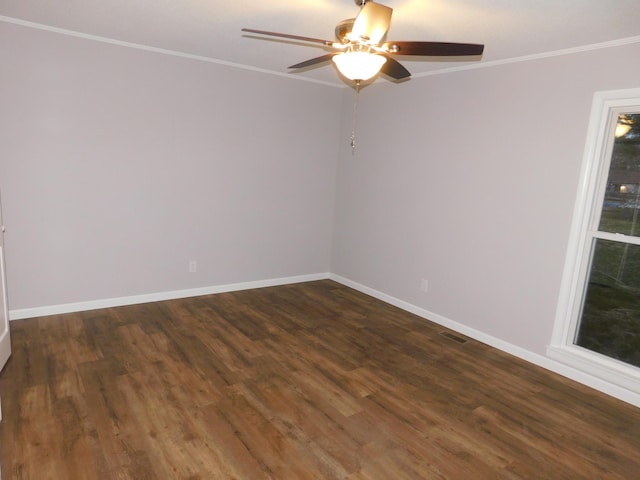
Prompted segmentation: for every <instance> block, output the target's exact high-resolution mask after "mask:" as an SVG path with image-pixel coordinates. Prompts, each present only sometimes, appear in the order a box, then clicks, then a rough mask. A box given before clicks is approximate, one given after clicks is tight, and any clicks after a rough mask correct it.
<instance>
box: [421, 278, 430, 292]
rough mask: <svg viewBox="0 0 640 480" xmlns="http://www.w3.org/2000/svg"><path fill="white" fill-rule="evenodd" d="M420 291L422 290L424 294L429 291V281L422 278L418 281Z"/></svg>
mask: <svg viewBox="0 0 640 480" xmlns="http://www.w3.org/2000/svg"><path fill="white" fill-rule="evenodd" d="M420 290H422V291H423V292H426V291H428V290H429V280H427V279H426V278H423V279H422V280H421V281H420Z"/></svg>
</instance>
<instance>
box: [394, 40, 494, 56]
mask: <svg viewBox="0 0 640 480" xmlns="http://www.w3.org/2000/svg"><path fill="white" fill-rule="evenodd" d="M382 48H383V49H385V50H386V51H387V52H388V53H392V54H395V55H424V56H426V57H430V56H433V57H447V56H466V55H482V52H483V51H484V45H480V44H477V43H449V42H386V43H384V45H382Z"/></svg>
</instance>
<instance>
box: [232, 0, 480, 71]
mask: <svg viewBox="0 0 640 480" xmlns="http://www.w3.org/2000/svg"><path fill="white" fill-rule="evenodd" d="M355 3H356V5H359V6H360V7H361V8H360V12H359V13H358V16H357V17H355V18H349V19H347V20H343V21H341V22H340V23H338V25H337V26H336V28H335V35H336V38H337V40H338V41H331V40H322V39H319V38H311V37H303V36H299V35H290V34H287V33H278V32H268V31H265V30H255V29H252V28H243V29H242V31H243V32H248V33H256V34H259V35H269V36H273V37H281V38H287V39H292V40H301V41H304V42H310V43H315V44H319V45H322V46H324V47H329V48H332V49H334V50H335V51H334V52H331V53H328V54H325V55H322V56H320V57H315V58H312V59H310V60H306V61H304V62H300V63H297V64H295V65H291V66H290V67H289V68H294V69H300V68H306V67H311V66H313V65H318V64H321V63H324V62H327V61H329V60H333V61H334V62H335V64H336V66H337V68H338V70H339V71H340V73H342V74H343V75H344V76H345V77H346V78H348V79H349V80H354V81H356V83H357V84H359V83H360V81H363V80H369V79H370V78H373V77H374V76H375V75H376V74H377V73H378V72H382V73H383V74H385V75H387V76H389V77H391V78H393V79H396V80H402V79H406V78H408V77H410V76H411V73H409V71H408V70H407V69H406V68H405V67H404V66H402V64H401V63H400V62H398V61H397V60H396V59H395V58H393V56H394V55H413V56H427V57H431V56H437V57H443V56H444V57H449V56H475V55H482V52H483V51H484V45H480V44H475V43H449V42H413V41H401V42H396V41H394V42H392V41H384V40H385V37H386V34H387V31H388V30H389V26H390V25H391V14H392V12H393V9H392V8H390V7H387V6H385V5H382V4H380V3H374V2H372V1H371V0H369V1H367V0H355Z"/></svg>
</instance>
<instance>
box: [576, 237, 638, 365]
mask: <svg viewBox="0 0 640 480" xmlns="http://www.w3.org/2000/svg"><path fill="white" fill-rule="evenodd" d="M595 242H596V243H595V250H594V255H593V261H592V265H591V272H590V274H589V281H588V285H587V293H586V297H585V300H584V305H583V308H582V319H581V321H580V327H579V329H578V334H577V339H576V342H575V343H576V345H580V346H581V347H585V348H588V349H589V350H593V351H594V352H598V353H601V354H603V355H607V356H609V357H611V358H615V359H617V360H621V361H623V362H626V363H629V364H631V365H635V366H638V367H640V246H637V245H631V244H627V243H620V242H612V241H608V240H596V241H595Z"/></svg>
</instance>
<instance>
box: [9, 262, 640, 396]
mask: <svg viewBox="0 0 640 480" xmlns="http://www.w3.org/2000/svg"><path fill="white" fill-rule="evenodd" d="M325 279H331V280H333V281H335V282H338V283H340V284H342V285H345V286H347V287H350V288H353V289H354V290H358V291H359V292H362V293H365V294H367V295H370V296H371V297H374V298H377V299H379V300H382V301H383V302H385V303H388V304H390V305H393V306H395V307H398V308H400V309H402V310H405V311H407V312H410V313H413V314H415V315H418V316H419V317H422V318H424V319H427V320H430V321H432V322H434V323H437V324H438V325H442V326H443V327H445V328H449V329H451V330H454V331H456V332H458V333H461V334H462V335H466V336H467V337H470V338H473V339H475V340H477V341H479V342H482V343H486V344H487V345H490V346H492V347H494V348H497V349H498V350H502V351H503V352H506V353H509V354H511V355H514V356H516V357H518V358H521V359H523V360H526V361H527V362H529V363H532V364H534V365H537V366H539V367H542V368H545V369H547V370H550V371H552V372H554V373H557V374H559V375H562V376H564V377H567V378H570V379H571V380H575V381H576V382H578V383H581V384H583V385H586V386H588V387H591V388H593V389H595V390H598V391H600V392H603V393H606V394H607V395H611V396H612V397H615V398H618V399H620V400H622V401H624V402H627V403H630V404H632V405H635V406H637V407H640V395H639V394H637V393H635V392H632V391H629V390H626V389H624V388H622V387H620V386H618V385H614V384H611V383H609V382H606V381H604V380H602V379H600V378H596V377H593V376H592V375H589V374H587V373H584V372H582V371H580V370H576V369H575V368H572V367H570V366H568V365H565V364H563V363H560V362H557V361H555V360H553V359H551V358H548V357H545V356H543V355H539V354H537V353H534V352H531V351H529V350H526V349H524V348H522V347H518V346H516V345H513V344H511V343H509V342H505V341H504V340H501V339H499V338H496V337H493V336H491V335H488V334H486V333H484V332H481V331H479V330H476V329H473V328H470V327H468V326H466V325H463V324H461V323H458V322H456V321H454V320H451V319H449V318H446V317H443V316H442V315H439V314H437V313H433V312H430V311H428V310H426V309H424V308H421V307H417V306H416V305H413V304H411V303H408V302H405V301H403V300H400V299H398V298H396V297H393V296H391V295H387V294H386V293H383V292H380V291H378V290H375V289H373V288H370V287H367V286H365V285H362V284H360V283H357V282H354V281H352V280H349V279H348V278H345V277H341V276H340V275H335V274H332V273H316V274H310V275H299V276H293V277H282V278H273V279H267V280H256V281H250V282H241V283H232V284H226V285H216V286H211V287H202V288H193V289H187V290H176V291H171V292H158V293H150V294H145V295H134V296H129V297H118V298H109V299H103V300H94V301H88V302H79V303H66V304H61V305H50V306H45V307H36V308H25V309H19V310H10V311H9V318H10V320H20V319H25V318H32V317H41V316H46V315H58V314H63V313H72V312H80V311H86V310H96V309H99V308H110V307H121V306H125V305H134V304H139V303H149V302H158V301H163V300H173V299H177V298H187V297H197V296H200V295H210V294H215V293H225V292H234V291H238V290H249V289H252V288H263V287H274V286H278V285H288V284H292V283H301V282H312V281H316V280H325Z"/></svg>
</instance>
